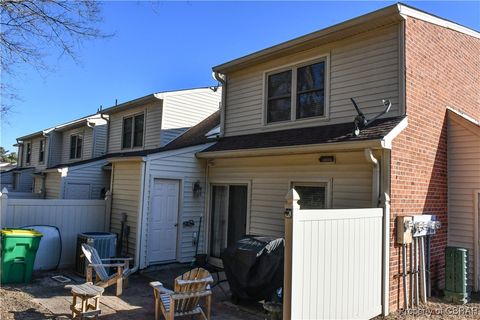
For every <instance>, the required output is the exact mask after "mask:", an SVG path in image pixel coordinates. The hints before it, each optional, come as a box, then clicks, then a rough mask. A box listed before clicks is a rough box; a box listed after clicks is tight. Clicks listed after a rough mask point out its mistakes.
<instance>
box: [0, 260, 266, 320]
mask: <svg viewBox="0 0 480 320" xmlns="http://www.w3.org/2000/svg"><path fill="white" fill-rule="evenodd" d="M188 269H189V267H188V266H185V265H178V264H175V265H167V266H162V267H156V268H154V269H152V270H147V271H146V272H142V273H137V274H134V275H132V276H130V278H129V280H130V281H129V286H128V288H126V289H125V290H124V293H123V295H122V296H120V297H116V296H115V295H114V287H110V288H108V289H107V290H106V291H105V293H104V295H103V296H102V298H101V300H100V302H101V311H102V313H101V316H100V318H102V319H154V301H153V293H152V289H151V287H150V286H149V282H150V281H154V280H155V281H161V282H162V283H164V285H165V286H166V287H167V288H171V286H172V284H173V279H174V278H175V277H176V276H178V275H180V274H181V273H182V272H183V271H185V270H188ZM55 275H63V276H66V277H68V278H70V279H71V280H72V281H71V282H70V283H68V284H79V283H84V282H85V281H84V278H81V277H79V276H77V275H76V274H75V273H73V272H72V271H71V270H59V271H56V272H42V273H39V272H37V273H35V274H34V278H33V279H32V281H31V283H29V284H27V285H24V284H22V285H20V284H18V285H6V286H3V287H2V288H1V295H0V298H1V304H2V305H3V307H2V315H1V318H2V320H3V319H22V320H25V319H69V318H71V312H70V304H71V301H72V297H71V295H70V290H68V289H65V288H64V287H65V285H66V284H62V283H59V282H57V281H55V280H53V279H52V278H51V277H52V276H55ZM214 277H215V275H214ZM215 279H216V277H215ZM222 289H223V290H222ZM212 291H213V299H212V319H227V320H237V319H246V320H260V319H267V318H268V317H269V316H268V315H267V314H266V313H265V312H264V311H263V309H262V307H261V305H260V304H248V305H234V304H232V303H231V302H230V299H229V291H228V283H227V282H223V283H221V284H220V285H218V286H215V287H214V288H213V290H212Z"/></svg>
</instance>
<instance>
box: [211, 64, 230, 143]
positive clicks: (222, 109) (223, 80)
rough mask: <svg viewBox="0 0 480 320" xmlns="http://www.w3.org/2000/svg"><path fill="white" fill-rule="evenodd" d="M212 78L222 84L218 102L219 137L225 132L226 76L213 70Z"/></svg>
mask: <svg viewBox="0 0 480 320" xmlns="http://www.w3.org/2000/svg"><path fill="white" fill-rule="evenodd" d="M213 78H214V79H215V80H217V81H218V82H220V83H221V84H222V101H221V103H220V138H221V137H223V134H224V132H225V105H226V104H227V77H226V76H225V75H224V74H221V73H219V72H213Z"/></svg>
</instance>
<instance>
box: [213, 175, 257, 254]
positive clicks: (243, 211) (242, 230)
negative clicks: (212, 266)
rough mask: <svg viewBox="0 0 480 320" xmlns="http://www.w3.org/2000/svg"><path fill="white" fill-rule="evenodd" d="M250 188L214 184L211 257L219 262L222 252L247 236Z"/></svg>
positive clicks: (238, 185)
mask: <svg viewBox="0 0 480 320" xmlns="http://www.w3.org/2000/svg"><path fill="white" fill-rule="evenodd" d="M247 202H248V186H247V185H243V184H213V185H212V187H211V204H210V208H211V211H210V257H211V258H212V262H215V260H216V261H217V262H218V261H219V260H218V259H220V255H221V253H222V251H223V250H224V249H225V248H226V247H227V246H229V245H231V244H233V243H235V242H236V241H237V240H239V239H241V238H242V237H244V236H245V234H246V228H247Z"/></svg>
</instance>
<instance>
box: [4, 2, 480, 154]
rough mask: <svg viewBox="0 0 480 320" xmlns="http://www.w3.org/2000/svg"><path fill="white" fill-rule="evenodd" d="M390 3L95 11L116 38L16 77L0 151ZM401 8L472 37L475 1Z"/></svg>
mask: <svg viewBox="0 0 480 320" xmlns="http://www.w3.org/2000/svg"><path fill="white" fill-rule="evenodd" d="M392 3H395V2H393V1H369V2H362V1H357V2H195V1H190V2H161V3H155V4H151V3H146V2H104V3H103V16H104V22H103V24H102V25H101V26H102V29H103V30H105V32H107V33H111V32H114V33H115V36H114V37H112V38H109V39H107V40H96V41H92V42H88V43H84V44H83V46H82V47H81V48H80V49H79V51H78V55H79V57H80V62H79V63H77V62H74V61H72V60H71V59H70V58H68V57H65V56H63V57H59V53H58V52H55V51H52V52H48V54H49V55H48V56H47V58H46V62H47V63H48V64H49V65H50V66H52V68H53V69H54V71H53V72H51V73H38V72H37V71H35V70H33V69H31V68H29V67H25V68H22V69H21V70H18V71H19V72H18V74H17V76H16V77H15V78H14V79H12V80H11V85H12V86H14V87H15V88H16V89H17V93H18V94H19V95H20V96H21V98H22V100H21V101H18V102H16V104H15V108H14V110H13V111H12V112H11V113H10V114H9V115H8V117H7V119H6V120H7V122H5V121H4V122H2V128H1V138H0V139H1V140H0V145H1V146H4V147H5V148H6V149H10V150H14V148H13V147H11V146H12V144H14V143H15V138H16V137H18V136H21V135H25V134H28V133H31V132H35V131H38V130H41V129H44V128H48V127H49V126H53V125H56V124H60V123H63V122H66V121H69V120H73V119H76V118H80V117H82V116H85V115H88V114H91V113H95V112H96V110H97V109H98V107H99V106H100V105H103V107H108V106H111V105H113V104H114V103H115V99H118V102H119V103H121V102H125V101H128V100H131V99H134V98H137V97H140V96H143V95H146V94H149V93H153V92H159V91H165V90H174V89H183V88H191V87H200V86H208V85H213V84H216V82H215V81H214V80H213V79H212V77H211V67H212V66H214V65H217V64H221V63H223V62H226V61H229V60H231V59H234V58H238V57H241V56H243V55H245V54H248V53H251V52H254V51H257V50H260V49H263V48H265V47H269V46H272V45H274V44H277V43H279V42H282V41H286V40H289V39H291V38H294V37H297V36H301V35H303V34H306V33H309V32H312V31H315V30H318V29H322V28H325V27H328V26H330V25H332V24H336V23H339V22H342V21H344V20H347V19H350V18H353V17H356V16H358V15H362V14H365V13H368V12H370V11H373V10H376V9H379V8H382V7H385V6H387V5H390V4H392ZM405 3H406V4H409V5H411V6H414V7H417V8H419V9H421V10H424V11H428V12H430V13H432V14H435V15H438V16H440V17H443V18H446V19H449V20H453V21H455V22H458V23H460V24H463V25H465V26H467V27H470V28H473V29H476V30H480V1H470V2H443V1H442V2H438V1H437V2H433V1H432V2H423V1H422V2H421V1H405Z"/></svg>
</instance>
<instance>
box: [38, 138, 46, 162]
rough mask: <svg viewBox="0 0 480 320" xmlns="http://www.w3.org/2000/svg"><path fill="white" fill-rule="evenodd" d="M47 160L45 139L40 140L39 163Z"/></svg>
mask: <svg viewBox="0 0 480 320" xmlns="http://www.w3.org/2000/svg"><path fill="white" fill-rule="evenodd" d="M44 160H45V139H42V140H40V146H39V149H38V162H40V163H41V162H43V161H44Z"/></svg>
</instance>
